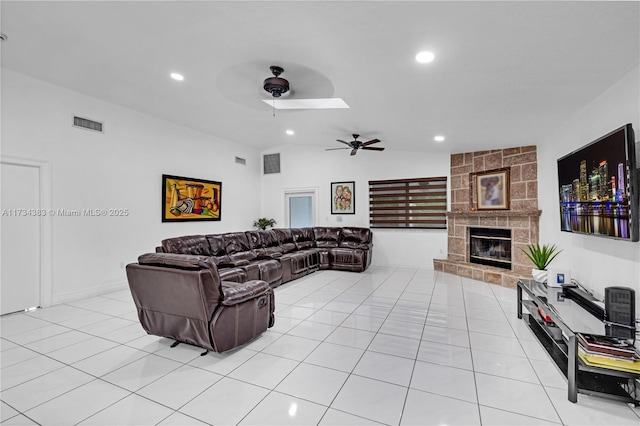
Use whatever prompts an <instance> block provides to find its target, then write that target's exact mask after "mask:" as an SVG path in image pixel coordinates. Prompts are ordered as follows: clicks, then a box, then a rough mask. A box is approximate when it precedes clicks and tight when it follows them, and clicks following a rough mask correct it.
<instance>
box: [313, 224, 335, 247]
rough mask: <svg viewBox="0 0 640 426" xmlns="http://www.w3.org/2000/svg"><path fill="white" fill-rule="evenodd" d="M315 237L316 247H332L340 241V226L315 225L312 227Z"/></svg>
mask: <svg viewBox="0 0 640 426" xmlns="http://www.w3.org/2000/svg"><path fill="white" fill-rule="evenodd" d="M313 232H314V234H315V239H316V247H318V248H333V247H338V244H339V243H340V228H328V227H320V226H319V227H315V228H313Z"/></svg>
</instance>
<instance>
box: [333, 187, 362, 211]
mask: <svg viewBox="0 0 640 426" xmlns="http://www.w3.org/2000/svg"><path fill="white" fill-rule="evenodd" d="M355 212H356V183H355V182H331V214H355Z"/></svg>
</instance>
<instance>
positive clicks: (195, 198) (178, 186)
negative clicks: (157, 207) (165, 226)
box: [162, 175, 222, 222]
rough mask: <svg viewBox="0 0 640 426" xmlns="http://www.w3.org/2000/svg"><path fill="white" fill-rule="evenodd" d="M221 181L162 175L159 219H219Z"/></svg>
mask: <svg viewBox="0 0 640 426" xmlns="http://www.w3.org/2000/svg"><path fill="white" fill-rule="evenodd" d="M221 211H222V183H221V182H216V181H213V180H204V179H193V178H187V177H183V176H172V175H162V221H163V222H190V221H200V220H220V219H221Z"/></svg>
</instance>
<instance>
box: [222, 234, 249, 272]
mask: <svg viewBox="0 0 640 426" xmlns="http://www.w3.org/2000/svg"><path fill="white" fill-rule="evenodd" d="M223 238H224V242H225V249H226V251H227V255H228V256H229V260H230V263H231V264H232V265H234V264H235V262H237V261H239V260H247V261H249V262H251V261H252V260H255V259H256V258H257V256H256V254H255V253H254V252H253V251H252V250H251V247H250V246H249V239H248V238H247V236H246V235H245V233H244V232H231V233H228V234H224V235H223Z"/></svg>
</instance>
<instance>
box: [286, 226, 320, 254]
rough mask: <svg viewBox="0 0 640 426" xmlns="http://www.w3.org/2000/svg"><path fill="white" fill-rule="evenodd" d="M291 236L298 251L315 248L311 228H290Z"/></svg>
mask: <svg viewBox="0 0 640 426" xmlns="http://www.w3.org/2000/svg"><path fill="white" fill-rule="evenodd" d="M291 234H292V235H293V241H294V242H295V244H296V247H297V248H298V250H306V249H310V248H314V247H315V246H316V240H315V238H316V237H315V234H314V233H313V228H292V229H291Z"/></svg>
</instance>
